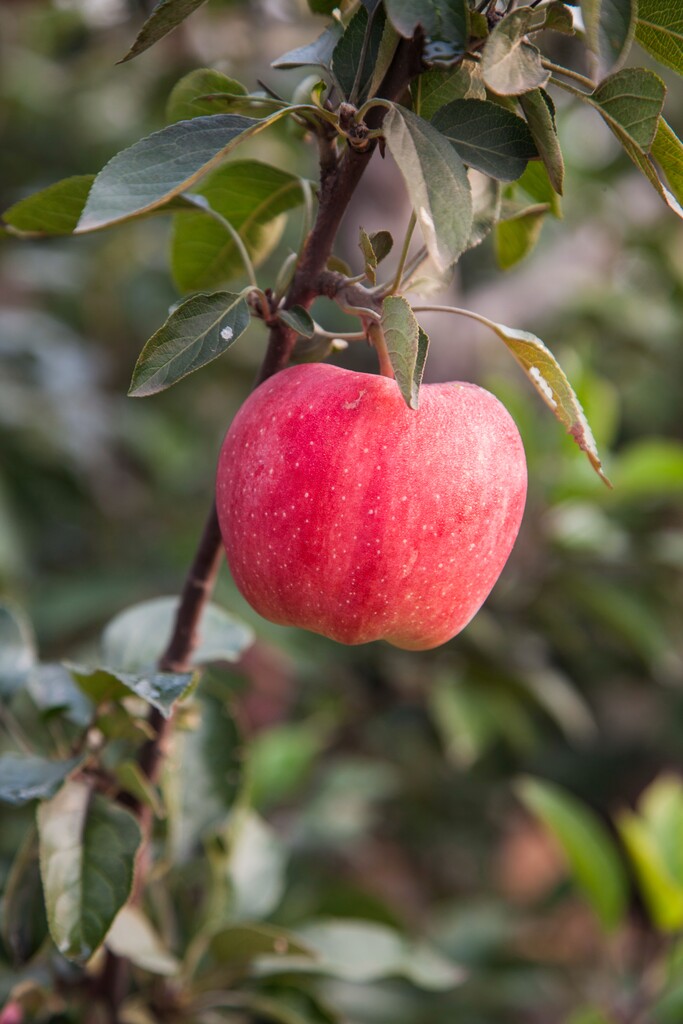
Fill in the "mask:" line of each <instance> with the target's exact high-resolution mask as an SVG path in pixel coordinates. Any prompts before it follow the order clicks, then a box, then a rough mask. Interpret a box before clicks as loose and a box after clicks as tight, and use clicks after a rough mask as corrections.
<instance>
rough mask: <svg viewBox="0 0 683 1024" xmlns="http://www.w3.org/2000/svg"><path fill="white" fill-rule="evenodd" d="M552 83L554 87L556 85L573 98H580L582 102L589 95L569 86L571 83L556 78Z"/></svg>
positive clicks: (553, 78) (552, 79)
mask: <svg viewBox="0 0 683 1024" xmlns="http://www.w3.org/2000/svg"><path fill="white" fill-rule="evenodd" d="M550 81H551V82H552V83H553V85H556V86H557V88H558V89H562V91H563V92H568V93H569V94H570V95H571V96H578V98H579V99H581V100H585V99H586V96H587V95H588V93H586V92H584V91H583V90H582V89H575V88H574V86H573V85H570V84H569V82H562V81H560V79H559V78H555V77H554V76H553V77H552V78H551V79H550Z"/></svg>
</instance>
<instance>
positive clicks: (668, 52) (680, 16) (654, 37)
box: [636, 0, 683, 75]
mask: <svg viewBox="0 0 683 1024" xmlns="http://www.w3.org/2000/svg"><path fill="white" fill-rule="evenodd" d="M636 39H637V40H638V42H639V43H640V45H641V46H642V47H643V48H644V49H645V50H647V52H648V53H649V54H651V55H652V56H653V57H654V58H655V59H656V60H658V61H660V62H661V63H662V64H666V66H667V67H669V68H672V69H673V70H674V71H677V72H678V74H679V75H683V8H682V7H681V6H680V4H677V3H671V0H639V2H638V20H637V21H636Z"/></svg>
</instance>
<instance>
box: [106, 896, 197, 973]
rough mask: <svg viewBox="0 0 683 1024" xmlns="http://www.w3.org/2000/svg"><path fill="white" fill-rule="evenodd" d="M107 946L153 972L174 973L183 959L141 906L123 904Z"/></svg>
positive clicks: (107, 938) (138, 965)
mask: <svg viewBox="0 0 683 1024" xmlns="http://www.w3.org/2000/svg"><path fill="white" fill-rule="evenodd" d="M105 945H106V947H107V949H109V950H111V952H112V953H114V954H115V955H116V956H120V957H124V958H125V959H126V960H130V962H131V963H133V964H135V966H136V967H141V968H142V970H143V971H149V972H150V974H160V975H162V976H165V977H172V976H173V975H174V974H178V972H179V971H180V963H179V962H178V960H177V959H176V958H175V957H174V956H173V954H172V953H170V952H169V951H168V949H166V947H165V946H164V944H163V942H162V940H161V938H160V936H159V935H158V934H157V933H156V931H155V930H154V928H153V927H152V925H151V924H150V922H149V920H148V919H147V918H146V917H145V915H144V914H143V913H142V911H141V910H140V908H139V907H131V906H129V907H122V908H121V910H120V911H119V912H118V914H117V915H116V917H115V919H114V923H113V924H112V926H111V928H110V929H109V931H108V933H107V937H106V939H105Z"/></svg>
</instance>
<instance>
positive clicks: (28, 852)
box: [2, 826, 47, 964]
mask: <svg viewBox="0 0 683 1024" xmlns="http://www.w3.org/2000/svg"><path fill="white" fill-rule="evenodd" d="M46 936H47V918H46V916H45V902H44V900H43V886H42V883H41V880H40V865H39V862H38V833H37V832H36V829H35V827H34V826H31V828H30V830H29V832H28V835H27V836H26V837H25V839H24V842H23V843H22V844H21V846H20V847H19V850H18V852H17V855H16V857H15V858H14V861H13V863H12V867H11V868H10V871H9V875H8V876H7V880H6V882H5V887H4V892H3V897H2V938H3V941H4V943H5V945H6V947H7V949H8V950H9V951H10V952H11V954H12V957H13V959H14V962H15V964H24V963H26V962H27V961H28V960H30V959H31V957H32V956H33V955H34V953H37V952H38V950H39V948H40V947H41V946H42V944H43V941H44V939H45V938H46Z"/></svg>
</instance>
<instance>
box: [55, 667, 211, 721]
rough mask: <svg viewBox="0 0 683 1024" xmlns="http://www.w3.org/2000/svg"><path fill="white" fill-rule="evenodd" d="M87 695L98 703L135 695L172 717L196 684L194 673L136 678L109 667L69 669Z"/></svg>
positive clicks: (164, 673)
mask: <svg viewBox="0 0 683 1024" xmlns="http://www.w3.org/2000/svg"><path fill="white" fill-rule="evenodd" d="M68 668H69V671H70V672H71V675H72V676H73V677H74V679H75V680H76V682H77V683H78V685H79V686H80V688H81V689H82V690H83V693H85V694H86V696H88V697H89V698H90V700H92V701H93V702H94V703H95V704H104V703H106V702H107V701H110V700H122V699H123V698H124V697H130V696H131V694H135V696H136V697H141V698H142V700H144V701H146V702H147V703H148V704H151V705H152V707H154V708H156V709H157V711H160V712H161V714H162V715H163V716H164V718H170V716H171V712H172V711H173V706H174V704H175V703H176V701H178V700H181V698H182V697H183V695H184V694H185V693H186V691H187V689H188V687H189V686H190V684H191V683H192V681H193V678H192V673H191V672H149V673H147V674H145V675H133V674H132V673H129V672H119V671H118V670H114V669H106V668H84V667H82V666H80V665H69V666H68Z"/></svg>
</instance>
